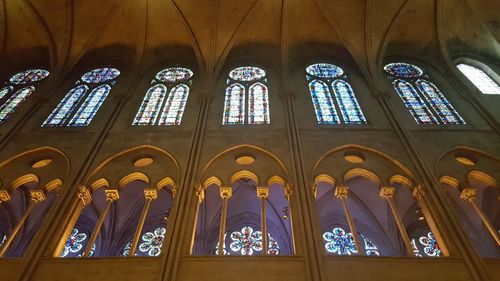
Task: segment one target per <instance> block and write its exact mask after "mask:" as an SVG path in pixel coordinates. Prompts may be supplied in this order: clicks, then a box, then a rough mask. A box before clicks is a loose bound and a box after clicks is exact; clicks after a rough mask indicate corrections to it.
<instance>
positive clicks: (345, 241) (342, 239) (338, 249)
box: [323, 227, 380, 256]
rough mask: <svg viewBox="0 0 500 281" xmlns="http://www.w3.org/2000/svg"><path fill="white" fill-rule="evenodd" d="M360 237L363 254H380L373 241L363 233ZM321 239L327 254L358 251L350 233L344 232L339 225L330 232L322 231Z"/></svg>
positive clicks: (343, 253)
mask: <svg viewBox="0 0 500 281" xmlns="http://www.w3.org/2000/svg"><path fill="white" fill-rule="evenodd" d="M360 237H361V239H362V240H363V246H364V251H365V255H367V256H379V255H380V253H379V251H378V248H377V246H375V244H374V243H373V242H371V241H370V240H368V238H366V237H365V236H364V235H363V234H360ZM323 240H324V243H325V250H326V252H327V253H329V254H336V255H353V254H357V253H358V251H357V250H356V245H355V244H354V237H353V236H352V233H350V232H346V231H345V230H344V229H343V228H341V227H335V228H333V230H332V231H331V232H329V231H326V232H325V233H323Z"/></svg>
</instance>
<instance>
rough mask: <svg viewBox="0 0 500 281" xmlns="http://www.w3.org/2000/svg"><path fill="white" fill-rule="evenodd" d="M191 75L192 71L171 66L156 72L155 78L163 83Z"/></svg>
mask: <svg viewBox="0 0 500 281" xmlns="http://www.w3.org/2000/svg"><path fill="white" fill-rule="evenodd" d="M191 77H193V72H192V71H191V70H189V69H187V68H183V67H171V68H167V69H165V70H162V71H160V72H159V73H158V74H156V79H158V80H160V81H161V82H165V83H175V82H179V81H185V80H188V79H189V78H191Z"/></svg>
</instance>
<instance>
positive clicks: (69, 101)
mask: <svg viewBox="0 0 500 281" xmlns="http://www.w3.org/2000/svg"><path fill="white" fill-rule="evenodd" d="M119 75H120V71H118V70H117V69H114V68H99V69H94V70H92V71H89V72H87V73H85V74H84V75H83V76H82V77H81V78H80V79H79V80H78V81H76V83H75V86H74V87H73V89H71V90H69V92H68V93H67V94H66V96H64V98H63V99H62V100H61V102H60V103H59V104H58V105H57V107H56V108H55V109H54V110H53V111H52V113H51V114H50V115H49V117H48V118H47V120H45V122H43V124H42V127H55V126H71V127H84V126H88V125H89V124H90V122H91V121H92V119H93V118H94V116H95V115H96V113H97V111H99V108H100V107H101V105H102V104H103V102H104V100H105V99H106V97H107V96H108V94H109V92H110V91H111V88H112V87H113V86H114V85H115V83H116V78H117V77H118V76H119Z"/></svg>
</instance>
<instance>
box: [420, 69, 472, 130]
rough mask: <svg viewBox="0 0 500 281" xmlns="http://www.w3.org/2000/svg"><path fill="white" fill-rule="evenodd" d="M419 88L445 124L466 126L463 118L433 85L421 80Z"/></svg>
mask: <svg viewBox="0 0 500 281" xmlns="http://www.w3.org/2000/svg"><path fill="white" fill-rule="evenodd" d="M416 83H417V87H418V89H419V90H420V92H422V93H423V94H424V97H425V99H426V100H427V102H428V103H429V104H430V105H431V106H432V108H434V110H435V111H436V112H437V115H438V116H439V118H440V119H441V122H442V123H443V124H465V122H464V120H463V119H462V117H461V116H460V115H459V114H458V112H457V111H456V110H455V108H453V106H452V105H451V104H450V102H449V101H448V100H447V99H446V98H445V97H444V95H443V94H442V93H441V91H439V89H438V88H437V87H436V85H434V84H433V83H431V82H429V81H427V80H424V79H419V80H417V82H416Z"/></svg>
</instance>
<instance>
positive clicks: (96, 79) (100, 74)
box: [82, 68, 120, 84]
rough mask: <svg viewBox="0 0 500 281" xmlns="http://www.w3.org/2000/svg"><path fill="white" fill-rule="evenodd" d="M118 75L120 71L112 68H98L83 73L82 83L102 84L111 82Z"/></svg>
mask: <svg viewBox="0 0 500 281" xmlns="http://www.w3.org/2000/svg"><path fill="white" fill-rule="evenodd" d="M119 75H120V71H119V70H118V69H114V68H99V69H94V70H92V71H89V72H87V73H85V74H84V75H83V76H82V81H83V82H86V83H93V84H95V83H102V82H106V81H109V80H113V79H115V78H116V77H118V76H119Z"/></svg>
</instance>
